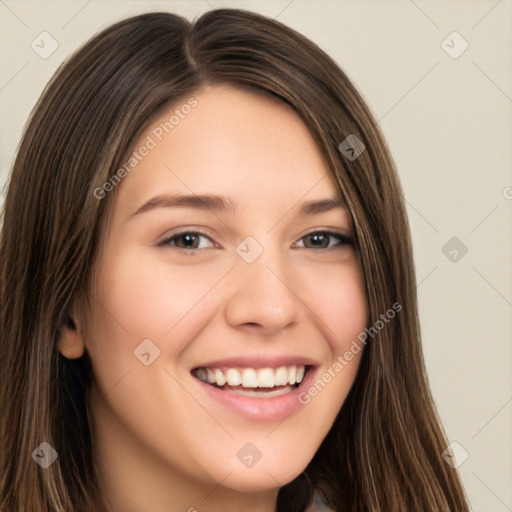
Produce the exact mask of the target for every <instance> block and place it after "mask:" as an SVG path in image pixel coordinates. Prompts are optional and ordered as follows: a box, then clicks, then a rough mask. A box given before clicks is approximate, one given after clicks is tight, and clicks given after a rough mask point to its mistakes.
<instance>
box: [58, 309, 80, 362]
mask: <svg viewBox="0 0 512 512" xmlns="http://www.w3.org/2000/svg"><path fill="white" fill-rule="evenodd" d="M57 347H58V349H59V352H60V353H61V354H62V355H63V356H64V357H66V358H68V359H78V358H79V357H82V356H83V355H84V350H85V345H84V340H83V338H82V335H81V334H80V332H79V330H78V328H77V326H76V324H75V322H74V321H73V319H72V318H71V317H69V318H68V319H67V320H66V321H65V322H64V325H63V326H62V332H61V335H60V338H59V341H58V342H57Z"/></svg>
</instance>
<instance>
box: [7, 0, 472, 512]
mask: <svg viewBox="0 0 512 512" xmlns="http://www.w3.org/2000/svg"><path fill="white" fill-rule="evenodd" d="M215 83H229V84H231V85H235V86H237V87H243V88H249V89H250V90H254V91H260V92H264V94H268V95H271V96H272V97H275V98H278V99H280V100H281V101H284V102H286V103H287V104H288V105H290V106H291V107H292V108H293V109H294V110H295V111H296V112H297V113H298V114H299V115H300V116H301V118H302V120H303V121H304V123H305V124H306V126H307V127H308V128H309V130H310V133H311V135H312V137H313V138H314V139H315V141H316V143H317V144H318V147H319V149H320V151H321V152H322V153H323V155H324V156H325V159H326V161H327V162H328V165H329V171H330V173H331V174H332V176H333V179H334V181H335V183H336V184H337V187H338V192H339V195H340V198H341V199H342V201H343V202H344V204H345V205H346V207H347V210H348V211H349V213H350V216H351V220H352V224H353V227H354V239H355V246H356V250H357V252H358V256H359V260H360V264H361V269H362V273H363V278H364V283H365V291H366V295H367V301H368V311H369V315H368V327H369V328H370V327H372V326H374V325H375V324H376V322H378V321H379V318H381V317H380V315H382V314H383V313H384V312H385V311H387V310H388V309H389V308H390V307H391V305H392V304H395V303H397V304H399V305H401V306H402V309H401V311H400V313H399V314H397V315H396V317H395V318H393V320H392V321H390V322H389V323H387V325H386V327H385V328H384V329H377V330H375V329H374V331H375V332H374V333H373V334H372V336H371V337H370V338H371V339H369V341H368V343H367V346H366V348H365V351H364V353H363V357H362V360H361V365H360V368H359V372H358V374H357V377H356V380H355V382H354V385H353V387H352V389H351V392H350V394H349V396H348V398H347V400H346V401H345V403H344V405H343V407H342V409H341V411H340V413H339V414H338V416H337V419H336V421H335V423H334V425H333V427H332V429H331V430H330V432H329V434H328V435H327V437H326V438H325V440H324V442H323V443H322V445H321V447H320V448H319V450H318V452H317V453H316V455H315V457H314V458H313V460H312V461H311V463H310V464H309V466H308V468H307V471H306V474H307V475H308V478H310V479H311V481H312V482H313V483H315V482H324V483H326V482H327V483H328V484H329V486H330V496H329V499H330V501H331V502H332V503H333V505H334V506H335V508H336V510H338V511H351V512H352V511H353V512H356V511H375V512H376V511H381V512H392V511H406V510H407V511H410V510H415V511H427V510H428V511H429V512H441V511H443V512H448V511H451V512H453V511H466V510H468V509H469V507H468V504H467V500H466V497H465V493H464V489H463V486H462V484H461V482H460V480H459V476H458V474H457V472H456V470H455V469H452V468H451V467H449V466H448V465H447V464H446V463H444V461H443V459H442V457H441V453H442V452H443V450H444V449H445V448H446V446H447V444H448V443H447V440H446V436H445V434H444V432H443V429H442V426H441V422H440V420H439V417H438V415H437V411H436V408H435V405H434V403H433V400H432V397H431V394H430V390H429V384H428V379H427V375H426V371H425V366H424V361H423V355H422V349H421V342H420V329H419V322H418V314H417V299H416V284H415V273H414V266H413V259H412V249H411V240H410V231H409V226H408V221H407V217H406V211H405V207H404V199H403V196H402V192H401V188H400V184H399V181H398V178H397V175H396V171H395V169H394V165H393V162H392V159H391V157H390V155H389V151H388V149H387V147H386V145H385V142H384V140H383V137H382V135H381V134H380V131H379V129H378V127H377V124H376V121H375V120H374V118H373V116H372V114H371V113H370V111H369V109H368V107H367V106H366V105H365V103H364V101H363V99H362V98H361V96H360V94H359V93H358V92H357V90H356V88H355V87H354V86H353V85H352V84H351V82H350V81H349V79H348V78H347V77H346V75H345V74H344V73H343V71H342V70H341V69H340V68H339V67H338V66H337V64H336V63H335V62H334V61H333V60H332V59H331V58H330V57H329V56H328V55H326V54H325V53H324V52H323V51H322V50H321V49H320V48H319V47H317V46H316V45H315V44H314V43H312V42H311V41H309V40H308V39H306V38H305V37H303V36H302V35H300V34H299V33H297V32H295V31H294V30H292V29H290V28H288V27H286V26H285V25H282V24H280V23H278V22H276V21H273V20H270V19H268V18H265V17H263V16H260V15H257V14H254V13H251V12H247V11H243V10H236V9H218V10H212V11H210V12H207V13H205V14H204V15H202V16H201V17H200V18H199V19H197V20H196V21H195V22H193V23H191V22H189V21H187V20H186V19H184V18H182V17H180V16H176V15H173V14H170V13H161V12H155V13H149V14H143V15H140V16H136V17H133V18H130V19H126V20H124V21H121V22H119V23H117V24H115V25H113V26H111V27H109V28H107V29H106V30H104V31H103V32H101V33H100V34H99V35H97V36H95V37H94V38H93V39H92V40H91V41H89V42H88V43H87V44H86V45H85V46H83V47H82V48H81V49H79V50H78V51H77V52H76V53H75V54H74V55H73V56H72V57H71V58H70V59H69V60H68V61H67V62H65V63H64V64H63V65H62V66H61V68H60V69H59V70H58V71H57V73H56V74H55V76H54V77H53V79H52V80H51V81H50V83H49V84H48V85H47V87H46V89H45V90H44V92H43V94H42V96H41V98H40V100H39V102H38V104H37V105H36V107H35V109H34V110H33V112H32V114H31V117H30V120H29V123H28V125H27V127H26V130H25V133H24V136H23V139H22V141H21V144H20V147H19V150H18V154H17V157H16V160H15V163H14V167H13V171H12V175H11V177H10V182H9V186H8V193H7V197H6V201H5V205H4V212H3V228H2V233H1V241H0V244H1V245H0V279H1V281H0V296H1V312H0V344H1V345H0V347H1V348H0V377H1V386H0V406H1V411H2V413H1V418H0V427H1V428H0V435H1V437H0V448H1V450H0V468H1V472H2V473H1V480H0V482H1V487H0V509H1V510H2V511H4V512H11V511H20V510H23V511H24V512H41V511H42V510H45V511H64V510H65V511H67V512H82V511H93V510H99V509H100V503H101V497H100V495H99V491H98V488H99V486H98V482H97V477H96V472H95V465H94V445H93V444H92V443H91V439H93V432H92V431H91V426H90V421H89V420H90V418H89V417H88V414H87V407H86V403H87V393H88V390H89V388H90V383H91V379H92V378H93V373H92V367H91V362H90V359H89V358H88V355H87V354H85V355H84V356H83V357H82V358H81V359H80V360H76V361H67V360H65V358H63V357H62V356H61V355H60V353H59V352H58V349H57V340H58V338H59V335H60V332H61V329H62V326H63V325H64V324H65V323H66V322H71V320H70V319H69V317H68V314H69V311H70V309H71V307H72V305H74V304H81V305H83V307H84V310H87V304H88V303H89V302H88V301H90V300H91V298H92V297H93V296H94V294H93V291H92V283H93V281H94V279H93V277H94V269H95V265H96V263H97V261H96V260H97V257H98V250H99V245H100V243H101V240H102V234H103V233H104V226H105V222H108V216H109V209H110V208H111V206H112V201H113V199H114V196H115V190H114V191H113V192H111V193H109V194H107V195H106V197H105V198H104V199H102V200H99V199H98V197H97V195H95V193H94V191H95V190H97V189H98V188H101V187H102V186H103V185H104V183H105V182H107V180H109V178H111V176H112V175H113V174H114V173H115V172H116V171H117V170H118V169H119V168H120V166H121V165H122V164H123V161H124V159H125V158H126V155H127V154H128V152H129V150H130V148H131V145H132V144H133V143H134V141H135V140H136V139H137V137H138V135H140V134H141V132H142V130H143V129H144V128H145V127H147V125H148V123H150V122H151V120H152V119H154V118H155V116H156V115H158V114H159V113H160V112H161V111H162V110H163V109H166V108H169V107H170V106H172V105H173V104H177V102H178V101H181V100H182V99H183V98H186V97H189V96H190V95H191V94H193V93H197V92H198V91H200V90H201V88H202V87H204V86H205V85H206V84H215ZM349 135H355V136H356V137H357V138H358V139H359V140H360V141H361V142H362V143H363V144H364V146H365V151H364V152H363V153H362V154H361V155H360V156H359V157H358V158H356V159H350V158H347V155H345V154H343V153H342V151H340V149H339V146H340V143H341V142H342V141H344V140H345V139H346V138H347V137H348V136H349ZM42 442H48V443H49V444H50V445H51V446H52V447H54V448H55V450H56V451H57V453H58V459H57V461H56V462H55V463H53V464H52V465H50V466H49V467H48V468H47V469H45V470H43V469H41V468H40V467H39V466H38V465H37V464H35V463H34V461H33V460H32V457H31V454H32V452H33V451H34V449H35V448H36V447H37V446H39V445H40V444H41V443H42ZM302 477H303V475H302V476H301V478H302ZM299 480H300V478H297V479H296V480H295V481H293V482H291V483H289V484H288V485H286V486H284V487H283V488H281V489H280V492H279V497H278V504H277V510H278V511H283V512H285V511H286V512H291V511H292V510H295V509H294V505H293V503H294V500H295V499H296V498H297V495H298V492H299V491H298V487H299V486H300V485H301V484H300V482H299ZM299 484H300V485H299Z"/></svg>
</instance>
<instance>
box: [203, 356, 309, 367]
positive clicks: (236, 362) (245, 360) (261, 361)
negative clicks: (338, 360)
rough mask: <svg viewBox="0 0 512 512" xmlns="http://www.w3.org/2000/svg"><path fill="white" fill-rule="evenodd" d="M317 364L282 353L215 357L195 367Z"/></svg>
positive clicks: (307, 359) (304, 358)
mask: <svg viewBox="0 0 512 512" xmlns="http://www.w3.org/2000/svg"><path fill="white" fill-rule="evenodd" d="M293 365H297V366H301V365H304V366H318V363H317V362H316V361H313V359H309V358H306V357H301V356H294V355H283V356H277V355H276V356H238V357H227V358H224V359H216V360H215V361H210V362H207V363H204V364H199V365H197V366H195V368H222V367H225V368H226V367H227V368H235V367H241V368H279V367H280V366H293Z"/></svg>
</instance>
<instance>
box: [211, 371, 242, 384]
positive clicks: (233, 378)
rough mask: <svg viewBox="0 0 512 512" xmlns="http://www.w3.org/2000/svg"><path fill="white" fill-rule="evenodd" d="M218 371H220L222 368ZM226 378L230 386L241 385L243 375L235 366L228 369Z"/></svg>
mask: <svg viewBox="0 0 512 512" xmlns="http://www.w3.org/2000/svg"><path fill="white" fill-rule="evenodd" d="M217 371H218V372H220V370H217ZM226 380H227V381H228V384H229V385H230V386H240V384H242V377H241V376H240V372H239V371H238V370H235V369H234V368H230V369H229V370H228V373H227V377H226Z"/></svg>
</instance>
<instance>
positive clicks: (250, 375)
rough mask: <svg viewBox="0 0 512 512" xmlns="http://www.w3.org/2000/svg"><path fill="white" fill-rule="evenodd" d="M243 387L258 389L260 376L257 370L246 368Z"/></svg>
mask: <svg viewBox="0 0 512 512" xmlns="http://www.w3.org/2000/svg"><path fill="white" fill-rule="evenodd" d="M242 386H243V387H244V388H257V387H258V375H257V374H256V370H253V369H252V368H246V369H245V370H244V372H243V377H242Z"/></svg>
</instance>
